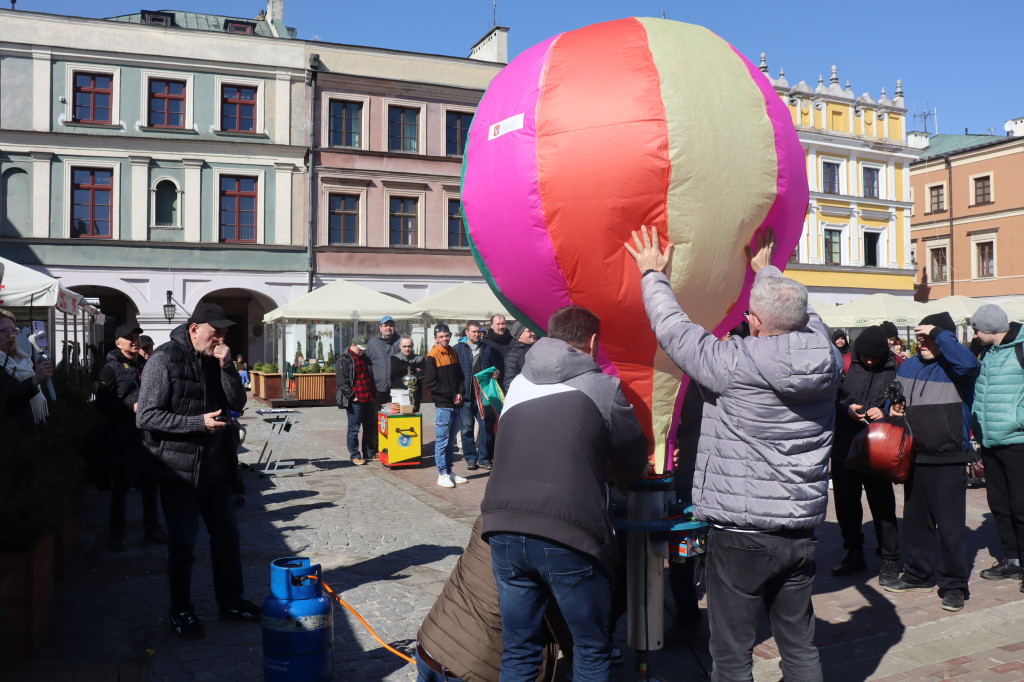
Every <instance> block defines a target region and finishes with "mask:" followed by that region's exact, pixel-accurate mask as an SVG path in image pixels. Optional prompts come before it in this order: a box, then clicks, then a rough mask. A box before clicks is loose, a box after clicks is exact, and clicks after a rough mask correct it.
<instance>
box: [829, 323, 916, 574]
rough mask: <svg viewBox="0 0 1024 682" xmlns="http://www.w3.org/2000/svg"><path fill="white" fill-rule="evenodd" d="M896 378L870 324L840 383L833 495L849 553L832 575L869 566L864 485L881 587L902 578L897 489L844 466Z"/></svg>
mask: <svg viewBox="0 0 1024 682" xmlns="http://www.w3.org/2000/svg"><path fill="white" fill-rule="evenodd" d="M895 377H896V360H895V359H894V358H893V356H892V353H890V352H889V344H888V342H887V341H886V337H885V334H884V332H882V329H881V327H877V326H875V327H868V328H867V329H865V330H864V331H863V332H861V333H860V336H858V337H857V340H856V341H855V342H854V345H853V362H852V363H851V364H850V370H849V372H847V374H846V377H845V378H844V379H843V384H842V386H841V387H840V388H839V397H838V400H837V405H836V433H835V440H834V441H833V442H832V481H833V484H834V490H833V491H832V493H833V498H834V500H835V506H836V520H837V521H838V522H839V528H840V530H841V531H842V533H843V547H844V548H845V549H846V555H845V556H844V557H843V560H842V563H840V564H839V565H838V566H836V567H835V568H833V569H832V575H835V576H844V575H851V574H853V573H858V572H860V571H863V570H866V569H867V563H866V562H865V561H864V533H862V532H861V529H860V526H861V521H862V520H863V517H864V510H863V508H862V507H861V502H860V492H861V488H863V489H864V492H865V493H866V494H867V498H868V506H869V507H870V508H871V518H872V520H873V522H874V526H875V536H876V537H877V538H878V547H879V549H880V550H881V553H882V568H881V570H880V572H879V575H878V582H879V584H880V585H882V586H883V587H884V586H886V585H891V584H892V583H894V582H896V579H897V578H899V569H898V566H897V564H898V562H899V558H900V538H899V534H900V531H899V526H898V525H897V520H896V494H895V492H894V491H893V488H892V483H890V482H889V481H886V480H885V479H882V478H879V477H877V476H867V475H864V474H860V473H858V472H855V471H848V470H847V469H846V457H847V455H849V454H850V446H851V445H852V444H853V439H854V437H855V436H856V435H857V434H858V433H860V432H861V431H862V430H864V429H865V428H867V425H868V422H873V421H877V420H879V419H882V418H883V417H885V413H884V411H883V408H884V407H885V393H886V390H887V389H888V388H889V386H890V385H891V384H892V381H893V379H894V378H895Z"/></svg>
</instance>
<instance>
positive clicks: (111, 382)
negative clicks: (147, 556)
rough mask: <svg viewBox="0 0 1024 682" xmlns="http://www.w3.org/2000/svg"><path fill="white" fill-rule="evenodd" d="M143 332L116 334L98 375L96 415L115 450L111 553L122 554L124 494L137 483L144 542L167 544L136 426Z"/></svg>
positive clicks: (124, 329)
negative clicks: (105, 424)
mask: <svg viewBox="0 0 1024 682" xmlns="http://www.w3.org/2000/svg"><path fill="white" fill-rule="evenodd" d="M140 334H142V329H141V328H140V327H139V326H137V325H135V324H133V323H131V322H129V323H127V324H122V325H121V326H120V327H118V328H117V331H116V332H115V337H114V346H115V348H114V350H112V351H110V352H109V353H107V364H105V365H104V366H103V369H101V370H100V377H99V384H98V388H97V389H96V410H97V411H98V412H99V413H100V414H102V415H103V416H104V417H106V418H107V422H108V423H109V431H108V432H107V439H106V445H107V447H108V448H110V449H111V450H113V452H112V453H111V459H112V460H113V467H112V471H111V473H112V474H113V476H112V480H111V488H110V549H112V550H113V551H115V552H123V551H125V549H127V545H126V544H125V520H124V517H125V500H126V498H127V497H128V488H129V487H130V485H131V484H132V483H133V482H134V481H135V480H136V479H138V480H139V483H140V485H141V487H142V523H143V526H144V527H145V529H146V540H147V541H149V542H155V543H159V544H166V543H167V534H166V533H164V531H163V529H162V528H160V518H159V515H158V512H157V486H156V482H155V481H153V480H152V478H151V477H150V476H148V475H146V472H145V471H144V470H143V467H142V466H141V464H142V457H143V456H145V455H144V450H143V448H142V434H141V433H140V432H139V429H138V427H136V426H135V412H136V411H137V410H138V407H139V386H140V385H141V384H142V368H143V367H144V366H145V364H146V361H145V360H144V359H143V358H142V353H141V349H142V342H141V338H140Z"/></svg>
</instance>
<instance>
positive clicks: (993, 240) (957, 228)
mask: <svg viewBox="0 0 1024 682" xmlns="http://www.w3.org/2000/svg"><path fill="white" fill-rule="evenodd" d="M1005 129H1006V132H1007V135H1006V136H999V135H970V134H965V135H931V136H928V135H926V134H917V135H914V136H913V139H914V140H915V141H916V142H918V143H919V144H920V147H921V156H920V159H919V160H918V161H917V162H916V163H914V165H913V166H912V167H911V170H910V184H911V191H912V193H913V197H914V215H913V219H912V221H911V222H912V234H913V246H912V248H913V249H914V250H915V252H916V254H917V258H916V260H917V298H918V300H921V301H928V300H934V299H936V298H942V297H943V296H949V295H962V296H970V297H972V298H981V299H984V300H987V301H992V302H999V301H1001V300H1005V299H1007V298H1013V297H1017V296H1020V295H1021V294H1024V260H1022V259H1021V257H1020V256H1021V254H1024V210H1022V209H1021V206H1022V203H1024V190H1022V188H1024V119H1013V120H1010V121H1008V122H1007V123H1006V126H1005Z"/></svg>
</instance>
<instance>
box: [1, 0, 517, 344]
mask: <svg viewBox="0 0 1024 682" xmlns="http://www.w3.org/2000/svg"><path fill="white" fill-rule="evenodd" d="M0 25H3V26H4V28H5V31H4V36H3V37H2V39H0V92H2V93H3V97H2V98H0V180H2V184H0V255H3V256H4V257H6V258H10V259H11V260H14V261H16V262H18V263H22V264H24V265H27V266H29V267H32V268H34V269H37V270H39V271H42V272H45V273H46V274H48V275H51V276H54V277H57V278H59V279H60V280H61V283H62V285H63V286H65V287H67V288H70V289H73V290H74V291H76V292H78V293H81V294H83V295H84V296H86V300H89V301H91V302H94V303H95V304H97V305H98V306H99V307H100V309H101V310H102V311H103V313H104V314H105V315H106V317H107V327H108V329H107V334H106V336H107V337H108V338H107V339H106V342H107V343H108V344H109V343H110V342H111V341H112V340H113V339H112V331H113V329H114V328H116V326H117V325H118V324H120V323H122V322H125V321H133V320H134V321H137V322H138V323H139V325H140V326H141V327H143V328H144V329H145V330H146V333H147V334H150V335H151V336H153V337H154V339H156V341H157V342H158V343H159V342H162V341H164V340H166V338H167V335H168V334H169V332H170V330H171V329H172V328H173V327H174V326H176V325H177V324H180V323H181V322H182V321H184V320H185V319H186V318H187V315H188V314H189V313H190V312H191V310H193V309H194V307H195V305H196V304H198V303H199V302H200V301H212V302H216V303H218V304H220V305H221V306H223V307H224V309H225V311H226V312H227V314H228V316H229V317H230V318H231V319H233V320H235V321H236V322H237V323H238V325H237V326H236V327H234V328H232V330H231V332H230V334H229V337H228V344H229V345H230V346H231V348H232V349H233V350H237V352H240V353H242V354H243V355H244V356H245V357H246V359H247V360H248V361H249V362H255V361H259V360H262V359H268V360H270V359H272V358H271V357H269V356H268V354H269V352H270V351H269V349H268V347H267V346H268V345H267V343H266V339H265V338H263V334H264V327H263V324H262V318H263V315H264V314H265V313H266V312H268V311H270V310H272V309H274V308H276V307H278V306H280V305H282V304H284V303H286V302H288V301H290V300H293V299H294V298H296V297H298V296H301V295H302V294H305V293H306V292H307V291H309V290H311V289H312V288H315V287H317V286H319V285H321V284H323V283H325V282H328V281H331V280H332V279H335V278H339V277H345V278H350V279H354V280H357V281H361V283H363V284H365V285H366V286H370V287H372V288H375V289H377V290H379V291H386V292H387V293H391V294H393V295H395V296H396V297H399V298H402V299H404V300H407V301H413V300H416V299H418V298H421V297H423V296H426V295H428V294H430V293H433V292H434V291H438V290H440V289H443V288H446V287H447V286H450V285H451V284H454V283H457V282H461V281H465V280H467V279H477V280H479V279H480V276H479V273H478V272H477V270H476V268H475V266H474V265H473V262H472V258H471V256H470V255H469V253H468V249H467V248H466V245H465V237H464V232H461V231H460V230H459V229H457V228H458V227H459V226H460V218H459V216H458V211H457V209H458V199H459V191H458V186H459V176H460V172H461V162H462V157H461V148H460V147H459V146H458V144H457V142H458V139H459V137H460V136H462V139H463V140H464V135H465V131H466V129H467V128H468V124H469V121H470V119H471V117H472V113H473V111H474V109H475V106H476V103H477V102H478V101H479V99H480V97H481V96H482V94H483V91H484V89H485V88H486V86H487V84H488V83H489V81H490V78H492V77H493V75H494V74H495V73H497V72H498V71H499V70H500V68H501V67H502V66H503V62H504V61H507V37H506V34H507V29H502V28H496V29H494V30H492V31H491V32H490V33H488V34H487V36H485V37H484V39H482V40H481V41H480V42H479V43H478V44H477V45H476V46H474V47H473V55H472V56H473V57H474V58H472V59H470V58H454V57H442V56H435V55H423V54H416V53H406V52H399V51H394V50H384V49H376V48H364V47H356V46H345V45H333V44H327V43H314V42H306V41H300V40H296V39H295V30H294V29H291V28H289V27H287V26H286V25H285V22H284V16H283V2H281V0H268V3H267V9H266V11H261V12H260V13H259V14H258V16H256V17H255V18H251V19H250V18H239V17H225V16H217V15H210V14H196V13H190V12H179V11H173V10H162V11H141V12H139V13H137V14H132V15H126V16H121V17H113V18H111V19H87V18H80V17H70V16H57V15H46V14H38V13H31V12H25V11H20V10H19V11H10V10H0ZM498 60H501V61H498ZM395 119H397V120H395ZM449 124H451V125H453V126H454V130H453V131H452V132H449V130H448V129H447V126H448V125H449ZM452 135H454V136H455V139H456V145H455V147H454V148H450V145H449V144H448V140H449V139H450V138H451V137H452ZM168 292H170V297H171V302H173V304H174V305H175V309H176V311H175V316H174V317H173V319H171V320H170V321H168V320H167V319H166V318H165V316H164V306H165V304H166V303H167V302H168ZM339 304H340V305H344V302H339ZM57 331H58V332H59V329H58V330H57ZM58 336H59V334H58ZM307 338H308V337H307ZM56 342H57V343H59V342H60V339H59V338H57V339H56Z"/></svg>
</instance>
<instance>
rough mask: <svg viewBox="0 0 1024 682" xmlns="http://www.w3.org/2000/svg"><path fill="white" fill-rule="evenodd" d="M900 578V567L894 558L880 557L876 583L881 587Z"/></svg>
mask: <svg viewBox="0 0 1024 682" xmlns="http://www.w3.org/2000/svg"><path fill="white" fill-rule="evenodd" d="M899 579H900V569H899V568H897V566H896V560H895V559H882V568H881V569H880V570H879V571H878V584H879V585H881V586H882V587H885V586H886V585H892V584H893V583H895V582H896V581H897V580H899Z"/></svg>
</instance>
